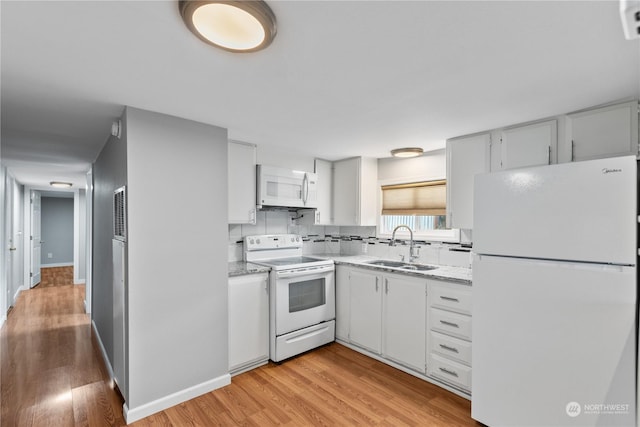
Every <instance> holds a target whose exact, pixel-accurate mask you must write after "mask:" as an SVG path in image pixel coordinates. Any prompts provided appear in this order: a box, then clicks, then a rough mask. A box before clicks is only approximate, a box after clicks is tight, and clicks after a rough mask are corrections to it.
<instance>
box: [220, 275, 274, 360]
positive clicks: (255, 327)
mask: <svg viewBox="0 0 640 427" xmlns="http://www.w3.org/2000/svg"><path fill="white" fill-rule="evenodd" d="M268 279H269V276H268V275H267V274H250V275H246V276H239V277H230V278H229V371H230V372H234V371H236V370H240V369H242V368H243V367H246V366H249V365H251V364H252V363H255V362H259V361H262V360H267V359H268V358H269V288H268V287H269V281H268Z"/></svg>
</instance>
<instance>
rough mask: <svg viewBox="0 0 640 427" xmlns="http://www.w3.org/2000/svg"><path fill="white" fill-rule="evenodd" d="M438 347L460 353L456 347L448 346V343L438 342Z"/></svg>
mask: <svg viewBox="0 0 640 427" xmlns="http://www.w3.org/2000/svg"><path fill="white" fill-rule="evenodd" d="M440 348H441V349H443V350H447V351H451V352H453V353H460V352H459V351H458V349H457V348H455V347H449V346H448V345H444V344H440Z"/></svg>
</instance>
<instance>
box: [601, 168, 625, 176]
mask: <svg viewBox="0 0 640 427" xmlns="http://www.w3.org/2000/svg"><path fill="white" fill-rule="evenodd" d="M620 172H622V169H609V168H602V173H603V174H605V175H606V174H608V173H620Z"/></svg>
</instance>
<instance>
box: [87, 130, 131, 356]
mask: <svg viewBox="0 0 640 427" xmlns="http://www.w3.org/2000/svg"><path fill="white" fill-rule="evenodd" d="M123 123H124V120H123ZM123 129H125V130H124V131H123V134H122V139H117V138H115V137H113V136H111V137H109V139H108V140H107V142H106V144H105V146H104V147H103V149H102V151H101V152H100V154H99V155H98V158H97V159H96V161H95V163H94V164H93V206H92V213H93V239H92V242H91V243H92V247H93V250H92V266H91V270H92V275H91V281H92V283H91V320H92V321H93V323H94V324H95V328H96V330H97V332H98V334H99V337H100V341H101V342H102V346H103V347H104V351H105V353H106V356H107V357H108V359H109V363H110V364H111V365H113V265H112V263H113V254H112V246H111V239H112V238H113V219H112V214H113V191H114V190H115V189H117V188H120V187H122V186H123V185H125V184H126V183H127V137H126V126H125V125H123Z"/></svg>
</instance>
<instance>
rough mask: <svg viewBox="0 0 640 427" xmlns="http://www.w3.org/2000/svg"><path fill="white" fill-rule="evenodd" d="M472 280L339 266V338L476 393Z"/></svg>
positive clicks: (452, 386)
mask: <svg viewBox="0 0 640 427" xmlns="http://www.w3.org/2000/svg"><path fill="white" fill-rule="evenodd" d="M471 304H472V300H471V286H469V285H465V284H460V283H457V282H451V281H447V280H437V279H431V278H426V277H425V278H422V277H416V276H413V275H407V274H400V273H388V272H385V271H382V270H374V269H370V268H361V267H356V266H351V265H344V264H338V265H337V266H336V339H337V340H338V341H341V342H343V343H346V344H348V345H349V346H350V347H351V348H353V349H355V350H358V351H360V352H361V353H363V354H366V355H369V356H371V357H374V358H376V359H378V360H381V361H383V362H386V363H388V364H390V365H392V366H395V367H397V368H400V369H403V370H405V371H406V372H411V373H413V374H414V375H415V376H417V377H419V378H422V379H426V380H429V381H433V382H434V383H436V384H439V385H441V386H442V387H445V388H447V389H449V390H451V391H455V392H456V393H458V394H460V395H463V396H469V395H470V394H471V326H472V325H471Z"/></svg>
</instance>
